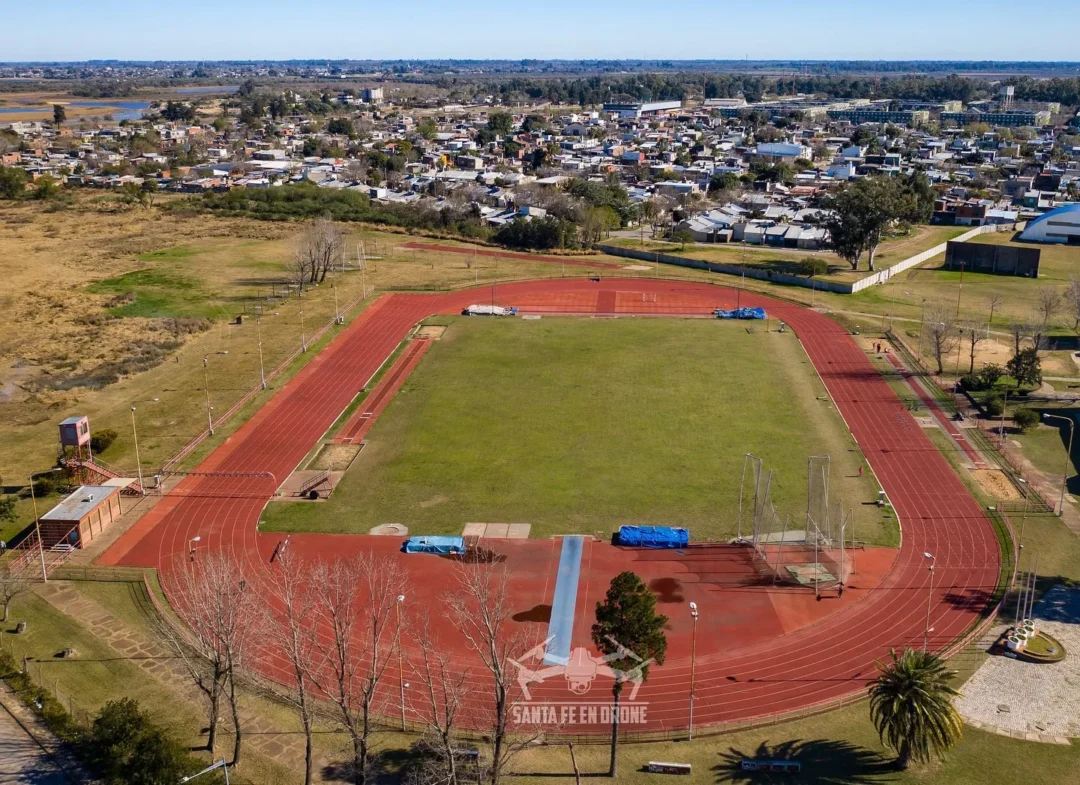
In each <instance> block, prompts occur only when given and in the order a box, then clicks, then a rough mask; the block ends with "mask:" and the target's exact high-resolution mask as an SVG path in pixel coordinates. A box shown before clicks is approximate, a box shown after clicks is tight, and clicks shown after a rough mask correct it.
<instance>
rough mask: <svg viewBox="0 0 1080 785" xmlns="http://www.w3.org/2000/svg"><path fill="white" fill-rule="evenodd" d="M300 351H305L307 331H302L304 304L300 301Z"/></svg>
mask: <svg viewBox="0 0 1080 785" xmlns="http://www.w3.org/2000/svg"><path fill="white" fill-rule="evenodd" d="M300 351H302V352H306V351H307V333H306V332H305V331H304V304H303V303H300Z"/></svg>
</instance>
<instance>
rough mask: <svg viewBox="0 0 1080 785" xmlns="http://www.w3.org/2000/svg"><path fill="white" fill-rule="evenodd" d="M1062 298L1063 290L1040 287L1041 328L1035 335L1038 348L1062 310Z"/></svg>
mask: <svg viewBox="0 0 1080 785" xmlns="http://www.w3.org/2000/svg"><path fill="white" fill-rule="evenodd" d="M1062 299H1063V298H1062V296H1061V292H1059V291H1058V290H1057V289H1055V288H1054V287H1053V286H1043V287H1041V288H1040V289H1039V301H1038V303H1037V304H1036V310H1037V313H1038V317H1039V321H1038V325H1039V328H1038V332H1037V333H1036V335H1035V348H1036V350H1037V349H1038V348H1039V345H1040V344H1041V343H1042V339H1043V338H1044V337H1046V333H1047V331H1048V330H1049V329H1050V324H1051V322H1053V321H1054V317H1055V316H1057V315H1058V314H1059V313H1060V312H1061V304H1062Z"/></svg>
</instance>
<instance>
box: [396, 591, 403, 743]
mask: <svg viewBox="0 0 1080 785" xmlns="http://www.w3.org/2000/svg"><path fill="white" fill-rule="evenodd" d="M403 602H405V595H404V594H399V595H398V598H397V604H396V605H395V606H394V608H395V610H396V611H397V628H398V653H397V668H398V686H399V687H400V691H401V730H402V732H404V731H405V666H404V664H403V663H402V661H401V604H402V603H403Z"/></svg>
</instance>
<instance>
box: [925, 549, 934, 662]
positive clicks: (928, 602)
mask: <svg viewBox="0 0 1080 785" xmlns="http://www.w3.org/2000/svg"><path fill="white" fill-rule="evenodd" d="M923 557H924V558H926V559H929V560H930V593H929V594H927V595H926V626H925V627H924V628H923V639H922V650H923V652H924V653H925V652H926V647H927V644H928V643H929V639H930V605H931V603H932V602H933V600H934V564H935V563H936V562H937V559H936V558H935V557H934V554H932V553H928V552H926V553H923Z"/></svg>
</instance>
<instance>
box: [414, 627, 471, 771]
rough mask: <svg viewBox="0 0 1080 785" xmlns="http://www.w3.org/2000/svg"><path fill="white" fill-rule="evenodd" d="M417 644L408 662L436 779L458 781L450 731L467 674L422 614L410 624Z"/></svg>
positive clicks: (458, 712) (460, 707)
mask: <svg viewBox="0 0 1080 785" xmlns="http://www.w3.org/2000/svg"><path fill="white" fill-rule="evenodd" d="M410 626H411V628H412V630H413V636H414V638H415V640H416V643H417V647H418V648H419V649H420V657H419V662H415V661H414V662H410V669H411V670H412V672H413V673H414V674H415V675H416V678H417V680H418V681H419V683H420V691H421V692H422V696H421V700H420V701H419V703H418V704H417V706H416V711H417V714H418V715H419V717H420V720H421V721H422V722H423V723H424V724H425V725H426V726H427V728H428V733H429V735H430V736H431V737H432V746H433V747H434V748H435V752H436V757H437V762H438V764H441V765H439V766H438V767H437V768H438V769H441V770H439V771H437V772H436V773H435V774H436V778H437V780H438V781H439V782H443V783H446V785H456V783H457V782H458V770H457V757H456V754H455V750H454V731H455V729H456V728H457V723H458V718H459V716H460V715H461V713H462V712H463V711H464V704H465V701H466V699H467V697H468V694H469V686H468V679H469V673H468V671H467V670H465V669H460V668H459V667H458V666H456V665H455V664H453V662H452V661H451V658H450V656H449V655H448V654H446V652H445V650H444V649H443V648H442V646H441V645H440V642H439V641H438V639H437V638H436V637H435V635H434V633H433V632H432V630H431V624H430V619H429V617H428V616H427V614H424V616H422V617H421V618H420V619H419V620H418V621H414V622H413V623H412V624H411V625H410Z"/></svg>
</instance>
